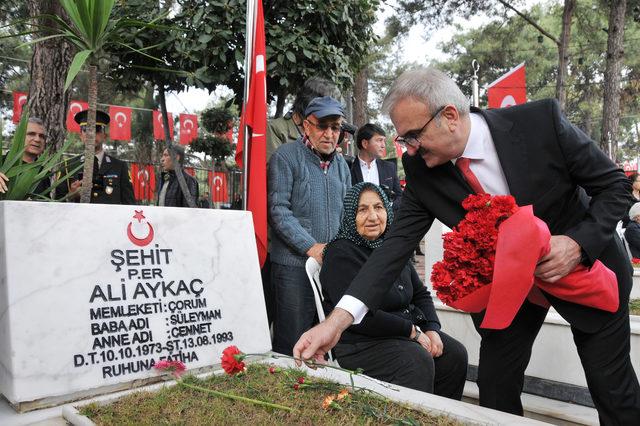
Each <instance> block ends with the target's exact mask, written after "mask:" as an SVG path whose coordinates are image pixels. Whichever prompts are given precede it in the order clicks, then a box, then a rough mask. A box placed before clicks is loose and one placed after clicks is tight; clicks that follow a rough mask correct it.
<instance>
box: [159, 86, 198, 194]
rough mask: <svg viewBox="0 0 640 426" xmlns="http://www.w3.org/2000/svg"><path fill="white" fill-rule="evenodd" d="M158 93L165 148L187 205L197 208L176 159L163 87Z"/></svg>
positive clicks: (160, 87)
mask: <svg viewBox="0 0 640 426" xmlns="http://www.w3.org/2000/svg"><path fill="white" fill-rule="evenodd" d="M158 92H159V94H160V96H159V97H160V110H161V111H162V125H163V127H164V141H165V148H166V149H167V152H169V156H170V157H171V162H172V163H173V169H174V171H175V173H176V178H177V179H178V185H179V186H180V190H181V191H182V194H183V195H184V198H185V199H186V200H187V204H188V205H189V207H196V203H195V200H194V199H193V196H192V195H191V192H189V187H187V181H186V180H185V179H184V174H183V173H184V171H183V170H182V164H180V162H179V161H178V157H176V153H175V151H174V150H173V147H172V143H171V133H170V132H169V115H168V114H167V101H166V99H165V94H164V86H163V85H160V86H158ZM183 160H184V158H183Z"/></svg>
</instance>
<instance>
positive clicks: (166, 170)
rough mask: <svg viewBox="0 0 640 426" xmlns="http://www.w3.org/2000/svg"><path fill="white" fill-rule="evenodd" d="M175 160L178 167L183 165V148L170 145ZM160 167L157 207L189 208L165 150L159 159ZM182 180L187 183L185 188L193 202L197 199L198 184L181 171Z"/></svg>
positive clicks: (167, 152)
mask: <svg viewBox="0 0 640 426" xmlns="http://www.w3.org/2000/svg"><path fill="white" fill-rule="evenodd" d="M171 148H172V149H173V150H174V152H175V155H176V158H177V160H178V162H179V163H180V165H183V164H184V148H183V147H181V146H180V145H172V146H171ZM160 165H161V166H162V173H161V174H160V182H159V185H158V190H157V191H156V193H157V194H158V205H159V206H165V207H189V203H188V202H187V197H185V196H184V194H183V193H182V189H181V188H180V185H179V183H178V178H177V176H176V171H175V169H176V168H175V166H174V164H173V161H172V160H171V155H169V150H168V149H165V150H164V152H163V153H162V158H161V159H160ZM182 175H183V176H184V180H185V182H186V183H187V188H188V189H189V192H190V193H191V196H192V197H193V200H194V201H195V200H197V199H198V182H197V181H196V179H195V178H194V177H193V176H191V175H189V174H188V173H185V172H184V170H183V171H182Z"/></svg>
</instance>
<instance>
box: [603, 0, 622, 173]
mask: <svg viewBox="0 0 640 426" xmlns="http://www.w3.org/2000/svg"><path fill="white" fill-rule="evenodd" d="M626 9H627V0H612V1H611V11H610V13H609V36H608V38H607V62H606V67H605V70H604V99H603V102H602V136H601V142H600V144H601V146H602V147H603V148H604V149H606V150H608V151H609V157H610V158H611V159H612V160H613V161H616V159H617V155H618V152H617V151H618V125H619V122H620V81H621V78H622V77H621V74H622V58H623V56H624V46H623V44H622V41H623V38H624V15H625V12H626Z"/></svg>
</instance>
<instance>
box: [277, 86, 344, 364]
mask: <svg viewBox="0 0 640 426" xmlns="http://www.w3.org/2000/svg"><path fill="white" fill-rule="evenodd" d="M343 115H344V112H343V108H342V105H341V104H340V103H339V102H338V101H337V100H335V99H333V98H331V97H329V96H324V97H318V98H315V99H313V100H312V101H311V102H310V103H309V105H308V106H307V108H306V109H305V112H304V116H305V118H304V120H303V123H302V125H303V130H304V134H303V135H302V136H301V137H300V138H298V140H297V141H296V142H293V143H288V144H284V145H281V146H280V147H279V148H278V149H277V150H276V151H275V152H274V153H273V155H272V156H271V159H270V161H269V168H268V203H269V224H270V225H271V228H272V230H273V231H274V232H273V233H272V240H271V262H272V266H271V280H272V285H273V287H274V291H275V300H276V309H275V311H276V312H275V321H274V342H273V350H274V351H276V352H280V353H284V354H291V352H292V349H293V345H294V343H295V342H296V340H297V339H298V337H300V335H301V334H302V333H303V332H304V331H305V330H306V329H307V328H309V327H310V326H311V325H313V321H314V318H315V314H316V310H315V304H314V300H313V292H312V291H311V288H310V287H309V281H308V279H307V275H306V272H305V262H306V261H307V259H308V258H309V257H313V258H315V259H316V260H317V261H318V262H320V263H321V262H322V253H323V250H324V246H325V245H326V243H327V242H329V240H331V238H332V237H333V236H334V235H335V234H336V232H337V231H338V227H339V225H340V213H341V210H342V200H343V198H344V196H345V194H346V191H347V189H349V188H350V187H351V176H350V174H349V168H348V167H347V163H346V162H345V161H344V158H342V156H341V155H336V145H337V143H338V137H339V136H340V131H341V125H342V120H343V118H342V117H343Z"/></svg>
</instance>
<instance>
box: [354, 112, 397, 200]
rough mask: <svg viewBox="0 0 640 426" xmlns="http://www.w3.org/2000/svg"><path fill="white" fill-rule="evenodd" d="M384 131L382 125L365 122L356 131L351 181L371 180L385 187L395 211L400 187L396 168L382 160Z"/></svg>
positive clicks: (384, 140) (384, 139)
mask: <svg viewBox="0 0 640 426" xmlns="http://www.w3.org/2000/svg"><path fill="white" fill-rule="evenodd" d="M386 136H387V134H386V132H385V131H384V129H382V127H380V126H378V125H376V124H373V123H367V124H365V125H364V126H362V127H360V128H359V129H358V132H357V133H356V146H357V147H358V156H357V157H356V158H357V161H354V163H353V164H352V165H351V183H353V184H356V183H360V182H371V183H375V184H376V185H380V186H382V187H383V188H386V189H387V195H390V199H391V202H392V203H393V210H394V211H397V210H398V208H399V207H400V201H401V200H402V189H401V188H400V180H399V179H398V168H397V167H396V166H395V165H394V164H393V163H391V162H389V161H384V160H382V155H383V154H384V150H385V145H386Z"/></svg>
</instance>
